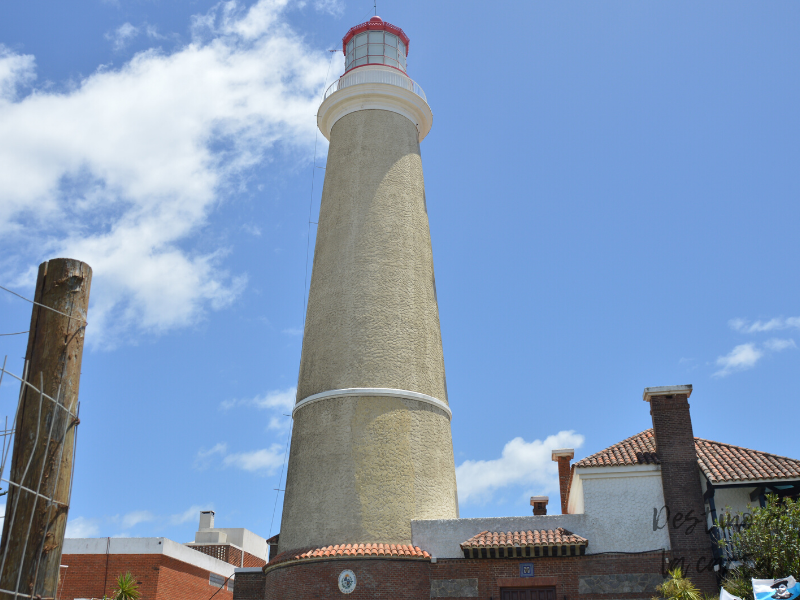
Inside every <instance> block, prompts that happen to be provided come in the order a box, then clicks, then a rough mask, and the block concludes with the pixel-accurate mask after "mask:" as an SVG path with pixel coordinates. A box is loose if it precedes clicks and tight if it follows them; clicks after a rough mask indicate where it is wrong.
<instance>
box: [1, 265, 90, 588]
mask: <svg viewBox="0 0 800 600" xmlns="http://www.w3.org/2000/svg"><path fill="white" fill-rule="evenodd" d="M91 281H92V269H91V267H89V265H87V264H85V263H82V262H80V261H77V260H72V259H69V258H56V259H53V260H50V261H47V262H44V263H42V264H41V265H39V276H38V278H37V280H36V292H35V294H34V298H33V299H34V301H35V302H37V303H38V304H35V305H34V307H33V311H32V315H31V327H30V333H29V334H28V350H27V353H26V356H25V358H26V359H27V370H26V372H25V374H24V376H23V378H24V380H25V381H26V383H27V385H26V384H23V389H22V391H21V394H20V403H19V407H18V412H17V419H16V422H15V424H14V425H15V430H16V431H15V435H14V449H13V454H12V458H11V470H10V476H9V479H10V480H11V482H12V483H11V484H9V491H8V497H7V501H6V517H5V520H4V521H3V538H2V542H0V590H3V591H0V600H7V599H9V598H14V597H15V594H14V592H19V596H18V597H19V598H26V597H27V598H30V597H33V598H37V597H41V598H43V599H45V598H55V595H56V591H57V585H58V571H59V563H60V562H61V549H62V547H63V544H64V530H65V529H66V525H67V511H68V509H69V498H70V490H71V480H72V464H73V451H74V440H75V429H76V426H77V424H78V419H77V408H78V385H79V383H80V375H81V359H82V357H83V342H84V333H85V329H86V315H87V312H88V307H89V287H90V285H91ZM41 305H43V306H41ZM45 307H49V308H45ZM50 309H53V310H50ZM56 311H57V312H56ZM31 386H33V387H31ZM34 388H35V389H34ZM40 392H41V394H40ZM48 396H49V398H48ZM56 401H57V402H56ZM51 500H52V501H51ZM9 592H10V593H9Z"/></svg>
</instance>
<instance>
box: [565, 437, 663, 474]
mask: <svg viewBox="0 0 800 600" xmlns="http://www.w3.org/2000/svg"><path fill="white" fill-rule="evenodd" d="M657 464H659V460H658V456H656V441H655V438H654V437H653V430H652V429H648V430H647V431H643V432H642V433H637V434H636V435H634V436H631V437H629V438H628V439H625V440H622V441H621V442H618V443H616V444H614V445H613V446H609V447H608V448H606V449H605V450H601V451H600V452H597V453H595V454H592V455H591V456H587V457H586V458H584V459H583V460H579V461H578V462H576V463H575V466H576V467H612V466H617V465H657Z"/></svg>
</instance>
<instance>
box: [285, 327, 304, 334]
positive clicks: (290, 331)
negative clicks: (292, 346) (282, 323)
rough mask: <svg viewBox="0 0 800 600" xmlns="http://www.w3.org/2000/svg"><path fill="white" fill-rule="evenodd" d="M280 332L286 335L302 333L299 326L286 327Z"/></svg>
mask: <svg viewBox="0 0 800 600" xmlns="http://www.w3.org/2000/svg"><path fill="white" fill-rule="evenodd" d="M281 333H285V334H286V335H303V330H302V329H301V328H300V327H287V328H286V329H283V330H281Z"/></svg>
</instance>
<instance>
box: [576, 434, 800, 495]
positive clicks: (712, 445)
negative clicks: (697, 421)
mask: <svg viewBox="0 0 800 600" xmlns="http://www.w3.org/2000/svg"><path fill="white" fill-rule="evenodd" d="M694 445H695V450H696V451H697V464H698V466H699V467H700V469H701V470H702V471H703V473H704V474H705V476H706V477H708V479H709V481H711V483H728V482H735V481H750V480H754V479H755V480H759V479H763V480H774V479H790V478H791V479H798V478H800V460H796V459H794V458H786V457H785V456H778V455H776V454H769V453H767V452H760V451H758V450H749V449H747V448H742V447H741V446H733V445H731V444H723V443H721V442H714V441H711V440H704V439H702V438H695V439H694ZM654 464H655V465H657V464H659V460H658V456H657V454H656V444H655V437H654V435H653V430H652V429H647V430H645V431H643V432H641V433H637V434H636V435H634V436H632V437H629V438H628V439H626V440H622V441H621V442H619V443H617V444H614V445H613V446H609V447H608V448H606V449H605V450H601V451H600V452H597V453H595V454H592V455H591V456H587V457H586V458H584V459H583V460H580V461H578V462H576V463H575V466H576V467H609V466H614V465H654Z"/></svg>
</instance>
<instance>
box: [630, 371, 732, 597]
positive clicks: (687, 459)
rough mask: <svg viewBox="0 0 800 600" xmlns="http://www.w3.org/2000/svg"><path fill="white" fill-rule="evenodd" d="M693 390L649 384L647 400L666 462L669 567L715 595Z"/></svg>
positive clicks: (658, 448) (662, 459)
mask: <svg viewBox="0 0 800 600" xmlns="http://www.w3.org/2000/svg"><path fill="white" fill-rule="evenodd" d="M691 394H692V386H691V385H671V386H664V387H651V388H645V390H644V394H643V399H644V401H645V402H649V403H650V415H651V416H652V418H653V432H654V435H655V442H656V454H657V455H658V459H659V461H660V463H661V482H662V485H663V488H664V504H665V506H666V510H664V511H663V515H664V523H665V524H666V526H667V531H668V532H669V542H670V546H671V549H672V552H671V554H672V558H671V560H670V564H669V568H673V567H675V566H681V567H682V570H683V572H684V574H686V575H687V576H688V577H689V578H690V579H691V580H692V581H693V582H694V584H695V585H696V586H697V587H698V588H700V590H701V591H703V592H706V593H707V594H714V593H715V592H716V591H718V590H719V586H718V584H717V579H716V575H715V574H714V571H713V562H712V561H713V552H712V548H711V538H710V537H709V535H708V533H707V532H706V519H705V517H704V516H703V513H704V510H705V508H704V503H703V493H702V490H701V488H700V475H699V471H698V466H697V451H696V450H695V445H694V432H693V431H692V418H691V415H690V414H689V396H690V395H691ZM657 508H659V509H661V507H657Z"/></svg>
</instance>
